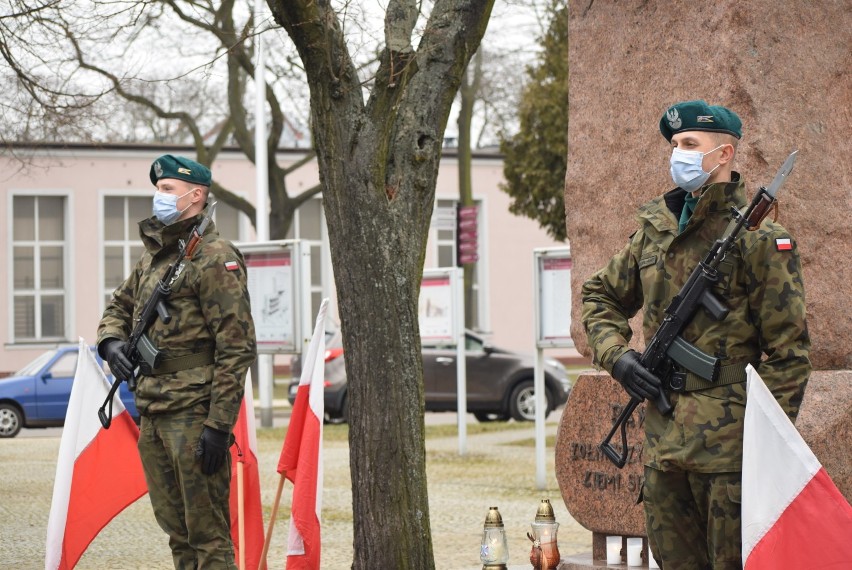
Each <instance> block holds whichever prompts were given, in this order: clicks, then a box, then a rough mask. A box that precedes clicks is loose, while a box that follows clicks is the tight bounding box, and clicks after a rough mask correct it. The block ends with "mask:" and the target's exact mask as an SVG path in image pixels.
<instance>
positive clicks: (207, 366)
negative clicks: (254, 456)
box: [98, 155, 256, 569]
mask: <svg viewBox="0 0 852 570" xmlns="http://www.w3.org/2000/svg"><path fill="white" fill-rule="evenodd" d="M150 178H151V182H152V183H153V184H154V185H155V186H156V187H157V192H156V194H155V198H154V207H153V212H154V216H152V217H151V218H148V219H146V220H143V221H141V222H140V223H139V233H140V236H141V238H142V241H143V243H144V245H145V253H144V254H143V255H142V258H141V259H140V260H139V262H138V263H137V264H136V267H135V269H134V270H133V272H132V273H131V274H130V276H129V277H128V278H127V280H125V281H124V283H122V284H121V285H120V286H119V287H118V289H116V290H115V292H114V294H113V297H112V300H111V302H110V303H109V306H108V307H107V308H106V311H105V312H104V315H103V318H102V319H101V322H100V326H99V328H98V352H99V353H100V354H101V356H102V357H104V359H105V360H107V361H108V362H109V364H110V368H111V369H112V371H113V373H114V374H116V376H117V377H118V378H128V377H130V375H131V373H132V368H133V364H132V363H131V362H130V361H129V360H128V359H127V357H126V356H125V355H124V353H123V352H122V350H123V348H124V344H125V341H126V339H127V338H128V337H129V335H130V331H131V329H132V327H133V325H134V322H135V320H136V319H137V318H138V316H139V313H140V311H141V309H142V306H143V304H144V303H145V301H146V300H147V299H148V297H150V295H151V293H152V291H153V290H154V288H155V287H156V286H157V281H158V280H159V279H160V278H161V277H162V276H163V275H164V273H165V271H166V268H167V267H168V265H169V264H171V263H175V262H176V261H177V255H178V249H179V244H178V240H180V239H184V240H186V239H187V236H188V235H189V233H190V231H191V230H192V228H193V227H195V226H196V225H197V224H198V223H199V222H200V221H201V219H202V218H203V217H204V215H205V214H206V212H207V210H206V202H207V195H208V192H209V186H210V183H211V174H210V170H208V169H207V168H206V167H204V166H202V165H201V164H198V163H197V162H195V161H192V160H189V159H187V158H184V157H179V156H172V155H164V156H162V157H160V158H158V159H157V160H156V161H155V162H154V164H153V165H152V167H151V173H150ZM171 288H172V293H171V296H170V297H169V299H168V302H167V305H168V307H169V311H170V314H171V320H170V322H169V323H168V324H165V323H163V322H162V321H161V320H159V319H157V321H156V322H155V323H154V324H153V325H152V326H151V327H150V328H149V329H148V331H147V335H148V337H150V339H151V340H152V341H153V343H154V345H156V347H157V348H159V349H160V350H161V351H163V352H164V354H165V359H164V360H163V362H162V364H160V365H159V366H158V367H157V368H155V369H151V368H150V366H148V365H147V364H146V363H144V362H142V363H141V365H140V371H139V378H138V385H137V388H136V406H137V407H138V408H139V411H140V414H141V416H142V423H141V429H140V432H141V433H140V437H139V453H140V456H141V458H142V465H143V467H144V469H145V478H146V480H147V483H148V492H149V495H150V498H151V504H152V506H153V508H154V515H155V516H156V518H157V522H158V523H159V524H160V526H161V527H162V528H163V530H164V531H166V533H167V534H168V535H169V545H170V547H171V550H172V557H173V560H174V564H175V568H180V569H184V568H186V569H190V568H236V566H235V564H234V547H233V543H232V541H231V533H230V515H229V508H228V501H229V490H230V479H231V464H230V460H231V457H230V453H229V451H228V448H229V447H230V445H231V442H232V435H231V432H232V428H233V426H234V423H235V422H236V419H237V415H238V412H239V409H240V404H241V401H242V397H243V388H244V382H245V375H246V370H247V368H248V367H249V366H250V365H251V364H252V362H253V361H254V359H255V356H256V344H255V332H254V322H253V321H252V317H251V311H250V305H249V294H248V290H247V286H246V268H245V263H244V260H243V257H242V255H241V254H240V252H239V251H238V250H237V249H236V248H235V247H234V246H233V245H232V244H231V243H230V242H228V241H226V240H224V239H221V238H220V237H219V234H218V232H217V231H216V229H215V226H214V225H213V224H212V223H211V224H210V225H208V226H207V228H206V230H205V232H204V235H203V236H202V240H201V243H200V245H199V247H198V248H197V249H196V250H195V254H194V256H193V257H192V259H191V260H188V261H187V262H186V263H185V265H184V267H183V270H182V271H180V272H179V274H178V275H177V277H176V278H175V279H174V281H173V282H172V284H171Z"/></svg>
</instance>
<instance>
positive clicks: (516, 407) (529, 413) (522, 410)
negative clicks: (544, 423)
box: [509, 380, 551, 422]
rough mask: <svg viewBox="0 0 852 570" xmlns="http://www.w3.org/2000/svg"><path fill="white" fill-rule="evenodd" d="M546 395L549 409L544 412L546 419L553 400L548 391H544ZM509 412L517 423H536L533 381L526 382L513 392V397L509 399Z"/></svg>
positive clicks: (516, 387)
mask: <svg viewBox="0 0 852 570" xmlns="http://www.w3.org/2000/svg"><path fill="white" fill-rule="evenodd" d="M544 394H545V399H546V402H547V408H546V409H545V411H544V417H545V418H546V417H547V416H548V414H549V413H550V408H551V399H550V394H548V393H547V389H545V390H544ZM509 411H510V413H511V414H512V417H513V418H515V421H518V422H533V421H535V388H534V385H533V381H532V380H524V381H522V382H521V383H519V384H518V385H517V386H515V389H514V390H512V396H511V398H510V399H509Z"/></svg>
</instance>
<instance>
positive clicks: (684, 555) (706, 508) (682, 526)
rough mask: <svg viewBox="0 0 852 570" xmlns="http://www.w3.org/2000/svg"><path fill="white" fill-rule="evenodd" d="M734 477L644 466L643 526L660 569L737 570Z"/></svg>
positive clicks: (739, 557)
mask: <svg viewBox="0 0 852 570" xmlns="http://www.w3.org/2000/svg"><path fill="white" fill-rule="evenodd" d="M741 478H742V476H741V474H740V473H691V472H684V471H658V470H656V469H652V468H650V467H645V487H644V489H643V501H644V504H645V525H646V529H647V532H648V544H649V545H650V547H651V552H653V553H654V558H655V559H656V560H657V563H658V564H659V565H660V568H664V569H665V570H705V569H708V570H710V569H712V570H729V569H730V570H733V569H737V570H741V569H742V567H743V565H742V536H741V526H742V525H741V520H740V491H741Z"/></svg>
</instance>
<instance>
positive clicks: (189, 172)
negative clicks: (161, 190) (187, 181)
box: [178, 168, 192, 175]
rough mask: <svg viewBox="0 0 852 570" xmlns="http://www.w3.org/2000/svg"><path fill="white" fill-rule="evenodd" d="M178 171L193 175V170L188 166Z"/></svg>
mask: <svg viewBox="0 0 852 570" xmlns="http://www.w3.org/2000/svg"><path fill="white" fill-rule="evenodd" d="M178 173H179V174H186V175H191V174H192V171H191V170H190V169H188V168H178Z"/></svg>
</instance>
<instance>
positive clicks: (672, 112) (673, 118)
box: [666, 107, 683, 130]
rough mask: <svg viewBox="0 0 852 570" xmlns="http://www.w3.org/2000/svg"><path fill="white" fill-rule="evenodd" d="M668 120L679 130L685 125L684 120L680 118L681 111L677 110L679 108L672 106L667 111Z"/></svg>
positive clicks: (671, 125) (672, 126)
mask: <svg viewBox="0 0 852 570" xmlns="http://www.w3.org/2000/svg"><path fill="white" fill-rule="evenodd" d="M666 120H667V121H668V122H669V126H670V127H671V128H672V129H674V130H677V129H679V128H680V127H681V125H683V121H681V120H680V113H678V112H677V109H675V108H674V107H672V108H671V109H669V110H668V111H666Z"/></svg>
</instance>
